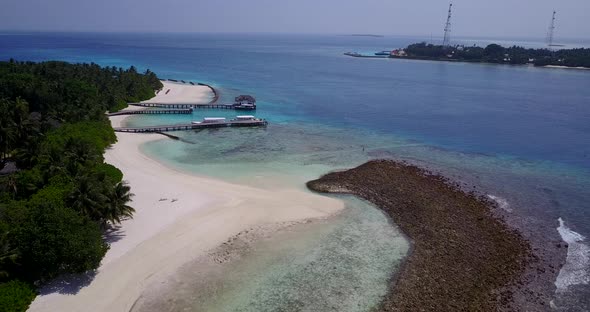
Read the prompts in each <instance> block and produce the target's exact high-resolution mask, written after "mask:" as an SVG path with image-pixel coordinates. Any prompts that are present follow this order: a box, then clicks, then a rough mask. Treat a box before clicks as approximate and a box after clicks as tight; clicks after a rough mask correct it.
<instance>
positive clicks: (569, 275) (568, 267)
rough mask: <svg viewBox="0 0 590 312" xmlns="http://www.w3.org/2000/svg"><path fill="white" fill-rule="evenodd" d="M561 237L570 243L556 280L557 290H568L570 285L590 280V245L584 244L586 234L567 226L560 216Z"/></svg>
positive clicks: (558, 229) (559, 229) (559, 230)
mask: <svg viewBox="0 0 590 312" xmlns="http://www.w3.org/2000/svg"><path fill="white" fill-rule="evenodd" d="M557 231H558V232H559V235H561V238H562V239H563V240H564V241H565V242H566V243H568V248H567V258H566V261H565V264H564V265H563V267H562V268H561V270H560V271H559V275H558V276H557V279H556V280H555V286H557V292H564V291H567V289H568V287H569V286H572V285H580V284H588V283H589V282H590V274H589V265H590V247H588V245H586V244H584V243H583V242H584V241H585V240H586V238H585V237H584V236H582V235H581V234H579V233H576V232H574V231H572V230H570V229H569V228H568V227H567V226H565V222H564V221H563V219H561V218H559V227H558V228H557Z"/></svg>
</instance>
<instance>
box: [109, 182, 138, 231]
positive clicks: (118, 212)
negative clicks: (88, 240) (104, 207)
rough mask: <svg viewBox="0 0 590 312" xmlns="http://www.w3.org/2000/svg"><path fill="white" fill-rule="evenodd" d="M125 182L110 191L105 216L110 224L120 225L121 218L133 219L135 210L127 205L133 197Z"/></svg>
mask: <svg viewBox="0 0 590 312" xmlns="http://www.w3.org/2000/svg"><path fill="white" fill-rule="evenodd" d="M130 191H131V188H130V187H129V185H128V184H127V183H126V182H124V181H123V182H119V183H117V185H115V187H114V188H113V189H112V191H111V193H110V196H109V209H108V213H107V215H106V216H105V217H106V219H107V220H108V221H110V222H112V223H121V220H122V219H123V218H133V213H134V212H135V209H133V207H131V206H129V205H127V204H128V203H129V202H130V201H131V198H132V197H133V196H134V195H133V194H132V193H131V192H130Z"/></svg>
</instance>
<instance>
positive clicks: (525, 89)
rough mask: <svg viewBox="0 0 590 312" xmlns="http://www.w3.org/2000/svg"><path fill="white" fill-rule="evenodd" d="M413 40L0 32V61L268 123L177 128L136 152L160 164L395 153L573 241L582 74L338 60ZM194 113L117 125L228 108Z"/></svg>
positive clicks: (241, 165)
mask: <svg viewBox="0 0 590 312" xmlns="http://www.w3.org/2000/svg"><path fill="white" fill-rule="evenodd" d="M422 40H428V38H411V37H383V38H375V37H353V36H337V35H313V36H312V35H278V34H99V33H88V34H86V33H0V60H8V59H9V58H14V59H17V60H31V61H45V60H64V61H69V62H94V63H98V64H100V65H108V66H121V67H128V66H130V65H134V66H136V67H137V68H138V69H139V70H145V69H148V68H149V69H151V70H152V71H154V72H156V73H157V74H158V75H159V77H161V78H173V79H183V80H189V81H195V82H206V83H210V84H212V85H214V86H215V87H216V88H218V89H219V90H220V91H221V94H222V97H221V101H222V102H224V101H229V100H231V99H232V97H233V96H235V95H237V94H252V95H254V96H255V97H256V98H257V100H258V110H257V112H256V114H257V116H259V117H264V118H267V119H268V120H269V122H270V123H271V125H270V126H269V127H268V128H267V129H266V130H263V131H258V130H247V129H243V130H238V131H235V132H228V131H233V130H231V129H229V130H222V131H211V132H209V133H206V134H204V133H202V132H201V133H187V134H183V136H184V138H185V139H186V140H187V141H192V142H193V143H194V144H189V145H186V144H185V145H182V144H183V143H179V142H170V141H168V142H162V141H160V142H157V143H154V144H151V145H148V146H146V147H145V150H146V152H147V153H151V154H153V155H155V157H160V158H162V160H163V161H165V162H166V161H167V162H170V163H171V164H172V165H178V166H179V167H182V166H185V167H186V168H189V170H195V171H197V172H200V173H205V174H211V175H214V176H216V175H217V176H219V177H221V178H225V179H230V180H231V179H234V180H236V181H238V182H244V180H246V178H245V177H247V176H249V175H252V173H253V172H256V173H261V174H263V175H264V172H267V173H268V174H272V175H276V176H291V177H292V176H298V175H299V178H297V179H295V180H296V181H297V183H300V184H301V185H303V182H304V180H305V179H312V178H314V177H317V175H320V174H322V173H324V172H326V171H328V170H333V169H339V168H347V167H350V166H354V165H358V164H360V163H362V162H364V161H366V160H368V159H371V158H380V157H393V158H397V159H405V160H410V161H415V162H419V163H422V164H425V165H427V166H429V167H431V168H435V169H437V170H440V171H441V172H443V173H445V174H446V175H448V176H450V177H452V178H454V179H457V180H461V181H467V182H469V183H470V184H474V185H477V186H478V187H479V188H481V189H483V190H484V191H485V192H486V193H488V194H493V195H494V196H496V197H500V198H502V199H504V200H506V202H507V203H508V206H507V207H506V210H507V211H509V212H510V213H514V214H515V216H518V218H521V219H522V220H524V222H525V223H527V224H530V225H531V227H534V226H536V225H537V224H544V225H543V226H540V228H539V230H537V232H540V233H543V231H553V233H551V235H557V231H556V228H557V227H558V226H559V223H558V221H557V220H558V218H562V219H563V220H564V221H565V225H566V226H567V229H568V231H569V232H568V233H570V234H572V235H573V234H579V236H576V238H575V243H576V244H579V246H587V245H585V244H586V243H587V240H586V238H585V237H590V204H589V202H590V70H573V69H548V68H536V67H532V66H510V65H486V64H466V63H446V62H430V61H411V60H390V59H361V58H352V57H347V56H344V55H343V53H344V52H349V51H356V52H364V53H370V52H375V51H381V50H388V49H393V48H400V47H404V46H406V45H407V44H410V43H414V42H417V41H422ZM458 42H460V39H458ZM465 42H469V43H473V40H465ZM481 42H485V40H481ZM513 43H519V42H513ZM520 44H523V45H526V46H538V45H539V44H537V43H535V42H521V43H520ZM195 114H196V115H195V116H192V117H186V116H165V117H152V116H149V117H139V118H136V119H135V120H132V121H131V122H132V123H135V124H158V123H163V122H166V123H170V122H185V121H187V120H188V119H187V118H189V119H190V118H197V117H199V118H200V117H202V115H203V116H204V115H207V114H208V115H209V116H210V115H211V114H215V115H223V114H229V113H218V112H215V113H214V112H196V113H195ZM205 136H206V138H207V139H205V140H201V139H202V138H204V137H205ZM244 142H248V144H244ZM156 154H157V155H156ZM245 164H247V165H245ZM285 164H289V165H285ZM191 168H192V169H191ZM220 168H225V169H220ZM227 168H230V169H227ZM302 168H303V169H302ZM306 168H307V169H306ZM236 172H239V173H240V174H236ZM301 187H303V186H301ZM531 231H536V230H534V229H532V230H531ZM547 233H549V232H547ZM548 235H549V234H548ZM562 236H563V234H562ZM574 236H575V235H574ZM570 245H573V244H572V243H570ZM578 256H580V257H581V258H579V257H578V258H577V259H578V260H579V259H581V260H579V261H580V262H579V263H578V266H576V267H575V270H576V271H575V272H574V273H575V274H577V275H579V276H582V278H581V279H580V280H577V282H576V283H577V284H576V283H573V284H575V285H573V286H572V287H578V286H582V285H584V284H585V283H586V284H587V283H588V282H589V281H590V280H589V279H588V258H589V257H590V254H589V252H588V249H587V247H586V249H584V248H582V251H581V253H580V254H578ZM584 257H585V258H584Z"/></svg>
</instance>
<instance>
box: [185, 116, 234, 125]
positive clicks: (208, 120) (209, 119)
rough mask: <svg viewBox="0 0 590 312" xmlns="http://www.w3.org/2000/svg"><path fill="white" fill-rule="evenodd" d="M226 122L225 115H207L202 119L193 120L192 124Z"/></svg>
mask: <svg viewBox="0 0 590 312" xmlns="http://www.w3.org/2000/svg"><path fill="white" fill-rule="evenodd" d="M225 122H226V120H225V118H223V117H205V118H203V120H202V121H193V122H192V124H216V123H225Z"/></svg>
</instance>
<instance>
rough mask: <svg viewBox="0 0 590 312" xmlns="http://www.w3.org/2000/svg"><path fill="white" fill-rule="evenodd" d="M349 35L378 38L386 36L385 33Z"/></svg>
mask: <svg viewBox="0 0 590 312" xmlns="http://www.w3.org/2000/svg"><path fill="white" fill-rule="evenodd" d="M349 36H352V37H376V38H383V37H385V36H383V35H374V34H352V35H349Z"/></svg>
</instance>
